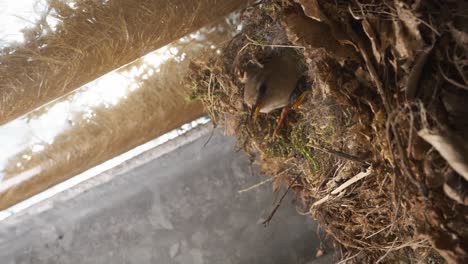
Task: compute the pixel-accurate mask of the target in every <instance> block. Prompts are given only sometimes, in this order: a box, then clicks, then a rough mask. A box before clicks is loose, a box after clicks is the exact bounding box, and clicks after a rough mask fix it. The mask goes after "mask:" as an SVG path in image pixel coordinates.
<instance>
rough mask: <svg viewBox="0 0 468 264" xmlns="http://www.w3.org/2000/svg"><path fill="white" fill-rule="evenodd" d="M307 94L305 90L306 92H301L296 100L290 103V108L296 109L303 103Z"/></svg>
mask: <svg viewBox="0 0 468 264" xmlns="http://www.w3.org/2000/svg"><path fill="white" fill-rule="evenodd" d="M307 94H308V92H307V91H306V92H303V93H302V94H301V96H299V98H297V100H296V101H295V102H294V103H293V104H292V105H291V108H292V109H297V108H299V106H301V105H302V104H303V103H304V101H305V98H306V96H307Z"/></svg>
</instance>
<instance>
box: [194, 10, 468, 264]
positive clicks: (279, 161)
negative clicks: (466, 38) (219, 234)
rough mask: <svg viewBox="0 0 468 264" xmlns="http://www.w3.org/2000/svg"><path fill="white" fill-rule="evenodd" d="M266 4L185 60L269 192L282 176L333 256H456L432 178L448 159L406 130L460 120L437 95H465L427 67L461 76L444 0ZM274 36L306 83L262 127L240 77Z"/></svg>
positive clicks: (456, 226) (271, 46) (462, 254)
mask: <svg viewBox="0 0 468 264" xmlns="http://www.w3.org/2000/svg"><path fill="white" fill-rule="evenodd" d="M265 2H266V3H265ZM265 2H264V3H263V4H262V5H259V6H256V7H252V8H250V9H248V10H246V12H244V22H245V25H244V32H243V33H242V34H240V35H238V36H237V37H235V38H234V39H233V40H232V41H231V42H230V43H229V44H228V45H227V46H226V47H225V49H224V54H223V55H224V56H223V58H221V59H213V60H212V61H210V62H208V63H203V62H196V63H194V64H193V65H192V75H191V76H190V78H189V79H190V80H191V88H192V90H193V97H195V98H198V99H201V100H202V102H203V103H204V105H205V106H206V108H207V109H208V112H209V113H210V115H211V116H212V118H213V120H214V121H215V122H216V123H218V124H220V125H223V126H224V127H225V128H226V130H227V132H228V133H229V134H234V135H236V136H237V138H238V144H239V147H241V148H243V149H245V150H246V151H247V152H248V153H250V155H252V156H253V157H257V161H258V162H259V163H260V165H261V167H262V169H263V171H264V172H265V174H267V175H271V176H272V177H273V180H272V185H273V190H274V191H277V190H279V186H281V185H286V186H291V187H292V189H293V190H294V191H295V192H296V194H297V195H298V197H300V198H301V201H302V205H301V206H299V207H301V208H300V210H301V211H302V212H305V213H308V214H310V215H311V216H313V217H314V218H316V219H318V220H319V222H320V224H321V226H322V228H323V229H325V230H326V231H327V233H328V234H329V235H330V236H331V237H333V238H334V240H335V241H336V242H337V252H338V254H339V258H341V259H342V260H344V262H358V263H362V262H365V263H376V262H389V263H393V262H396V261H402V262H408V263H412V262H414V261H422V262H428V261H433V262H443V260H442V259H441V258H440V256H438V254H441V255H442V256H443V257H444V258H445V259H446V260H447V261H449V262H451V263H456V262H460V263H463V261H465V260H466V258H467V248H466V244H465V243H466V242H464V241H466V239H467V230H466V226H465V227H462V226H463V223H466V216H467V215H468V214H467V211H466V207H465V206H463V205H461V204H458V203H457V202H456V201H454V200H451V199H450V198H449V197H448V196H447V195H445V194H444V191H443V189H442V185H443V184H444V179H445V175H446V173H447V172H448V171H449V172H451V173H453V170H451V169H450V167H449V166H448V165H447V163H446V162H445V161H444V160H443V159H442V158H441V157H440V155H439V154H438V153H437V152H436V151H434V149H431V148H430V146H428V144H425V143H424V142H422V140H421V139H420V138H419V137H418V136H417V135H416V134H415V133H416V132H415V131H418V130H420V129H421V128H423V127H427V126H429V127H434V126H437V125H440V124H443V125H444V126H449V127H451V128H452V129H455V131H456V133H459V134H461V135H463V134H464V133H466V132H465V131H467V130H466V122H465V121H463V120H465V119H466V114H465V113H466V111H465V112H463V111H464V110H462V107H461V102H455V98H452V97H450V96H446V97H445V98H449V99H451V100H452V101H450V102H448V100H449V99H446V101H445V102H444V100H442V101H438V100H437V98H438V97H437V96H439V95H442V96H443V95H444V94H446V93H447V94H449V95H450V94H453V93H456V94H458V95H459V96H464V98H466V96H467V93H466V91H463V89H460V87H456V86H457V85H454V84H453V82H450V81H449V80H447V78H445V80H444V76H443V75H442V74H441V73H439V72H437V68H436V67H432V65H433V64H437V63H438V64H441V65H444V66H445V67H446V68H447V69H448V70H449V71H450V72H451V76H452V77H451V78H456V83H458V84H460V85H459V86H461V85H462V84H463V85H464V84H465V83H464V79H463V78H464V77H463V76H464V75H465V74H466V73H465V72H463V71H466V63H465V64H463V63H462V62H461V61H460V58H465V57H466V53H465V54H463V52H461V51H458V52H457V50H459V49H462V50H463V49H464V48H466V47H467V46H466V43H465V44H463V45H465V46H460V43H457V42H460V41H459V40H458V41H457V38H456V37H454V36H455V35H456V34H455V35H454V34H452V35H450V34H448V32H447V31H448V30H449V29H448V28H447V27H444V26H442V25H446V24H447V23H448V21H447V20H444V19H447V18H444V17H441V16H439V15H438V13H437V12H436V10H439V9H440V8H442V7H441V6H438V4H437V3H432V2H431V3H429V1H423V2H424V4H421V6H414V7H409V6H407V5H405V4H403V3H402V4H401V5H398V4H396V3H395V2H391V1H385V2H382V3H381V4H378V5H376V4H375V3H373V2H372V1H367V2H365V3H360V2H357V1H335V3H332V2H329V1H299V3H300V4H293V3H291V2H288V1H265ZM363 2H364V1H363ZM460 4H462V3H461V1H459V3H455V2H454V3H453V5H452V6H446V7H444V8H446V9H447V10H451V9H450V8H453V10H457V8H459V6H457V5H460ZM357 11H360V14H361V15H360V16H357V15H356V14H355V13H357ZM304 12H305V14H308V16H307V15H305V14H304ZM455 13H456V12H455ZM313 18H317V19H319V20H320V21H321V22H320V23H318V22H317V20H314V19H313ZM311 21H315V22H311ZM423 21H425V22H424V23H423ZM452 22H454V21H452ZM435 25H441V26H435ZM312 27H313V28H312ZM457 30H460V28H459V27H458V28H457ZM463 30H467V29H466V28H465V29H463ZM310 32H329V34H330V35H332V36H333V38H331V39H330V38H328V37H325V38H324V37H322V36H321V35H314V34H309V33H310ZM441 32H445V34H444V35H443V37H440V36H442V33H441ZM464 32H466V31H464ZM457 34H458V35H460V34H461V33H460V32H458V31H457ZM464 34H466V33H464ZM439 35H440V36H439ZM285 36H286V38H285ZM327 41H329V43H327ZM337 42H339V43H341V44H342V45H337ZM346 43H347V44H346ZM431 45H434V46H433V48H432V49H431V51H430V52H428V51H426V52H425V53H421V51H422V50H423V48H424V47H431ZM285 46H289V48H294V49H295V50H297V52H298V53H299V54H300V55H301V56H303V58H304V65H305V67H307V68H308V69H309V71H308V83H309V89H310V90H311V94H310V95H309V97H308V98H307V102H306V103H305V105H303V106H302V107H301V109H299V110H297V111H295V112H294V113H291V114H290V116H289V120H288V123H287V125H286V126H285V127H283V129H282V130H281V131H280V136H279V137H273V130H274V128H275V125H276V119H277V118H278V115H279V112H274V113H272V114H269V115H262V116H261V117H260V118H259V120H257V122H253V121H252V120H251V119H250V118H249V111H250V110H249V109H248V108H247V107H246V105H245V104H244V103H243V98H242V94H243V85H242V83H241V82H240V81H239V77H240V76H242V72H243V71H244V70H245V69H246V68H247V67H248V65H249V64H252V63H258V62H260V63H261V62H262V60H263V59H264V58H265V57H267V56H268V54H269V53H271V52H280V51H278V50H280V49H283V48H284V47H285ZM298 47H300V48H298ZM444 49H445V50H448V52H447V54H444V51H443V50H444ZM350 50H351V51H350ZM465 50H466V49H465ZM452 52H454V54H451V53H452ZM344 54H349V56H344ZM424 54H426V55H424ZM422 56H426V57H427V58H425V59H424V58H423V59H421V57H422ZM454 58H457V59H454ZM427 61H430V64H428V63H427ZM457 63H458V64H459V65H462V66H458V68H457V66H456V65H458V64H457ZM421 65H423V66H421ZM457 69H458V72H460V71H461V76H460V73H458V75H457ZM452 81H453V80H452ZM444 115H445V117H446V118H445V119H441V117H443V116H444ZM423 117H427V118H426V119H429V120H428V121H427V120H425V119H424V118H423ZM429 168H430V170H427V169H429ZM298 175H299V180H298V181H297V182H296V181H295V180H294V179H296V177H297V176H298ZM462 180H463V179H462ZM462 191H463V190H462ZM434 249H436V250H437V251H435V250H434Z"/></svg>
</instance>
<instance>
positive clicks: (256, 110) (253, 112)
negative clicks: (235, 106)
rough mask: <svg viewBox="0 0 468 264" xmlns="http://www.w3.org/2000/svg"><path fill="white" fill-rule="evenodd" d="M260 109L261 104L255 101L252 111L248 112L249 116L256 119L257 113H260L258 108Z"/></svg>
mask: <svg viewBox="0 0 468 264" xmlns="http://www.w3.org/2000/svg"><path fill="white" fill-rule="evenodd" d="M261 109H262V105H261V104H259V103H257V104H255V105H254V106H253V107H252V112H250V118H252V119H253V121H254V122H255V121H257V117H258V113H260V110H261Z"/></svg>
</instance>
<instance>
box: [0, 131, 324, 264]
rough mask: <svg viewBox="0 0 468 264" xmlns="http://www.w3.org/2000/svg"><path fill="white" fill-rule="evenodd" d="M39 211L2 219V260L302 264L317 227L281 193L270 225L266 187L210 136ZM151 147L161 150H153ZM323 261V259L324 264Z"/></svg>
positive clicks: (223, 141) (224, 141) (225, 143)
mask: <svg viewBox="0 0 468 264" xmlns="http://www.w3.org/2000/svg"><path fill="white" fill-rule="evenodd" d="M206 140H207V135H206V134H205V135H203V136H202V137H201V138H198V139H197V140H195V141H194V142H192V143H189V144H186V145H184V146H182V147H180V148H178V149H176V150H175V151H171V152H169V153H168V154H166V155H164V156H162V157H159V158H156V159H153V160H151V161H150V162H147V163H145V164H142V165H139V166H137V167H136V168H133V169H131V170H130V171H128V172H126V173H124V174H121V175H117V176H116V177H114V178H113V179H112V180H110V181H108V182H106V183H104V184H101V185H99V186H97V187H94V188H91V189H90V190H87V191H86V192H83V193H81V194H80V195H78V196H76V197H74V198H72V199H63V200H60V199H58V200H57V201H55V202H54V203H52V205H51V206H49V207H50V208H48V209H47V210H45V211H43V212H40V213H30V214H23V215H21V216H13V217H10V218H8V219H6V220H4V221H3V222H0V261H1V262H0V263H2V264H13V263H15V264H20V263H25V264H26V263H28V264H29V263H31V264H38V263H47V264H49V263H83V264H84V263H135V264H145V263H223V264H224V263H226V264H228V263H269V264H271V263H307V262H309V261H311V260H312V259H313V258H314V255H315V252H316V248H317V247H318V241H317V239H316V226H315V224H314V223H312V221H311V220H310V219H309V218H308V217H304V216H299V215H298V214H297V213H296V212H295V209H294V206H292V205H291V202H292V199H293V197H292V196H289V197H288V198H287V199H285V201H284V203H283V205H282V206H281V208H280V209H279V211H278V212H277V214H276V215H275V217H274V219H273V221H272V223H271V225H270V226H269V227H267V228H264V227H263V226H262V225H261V224H259V221H261V219H263V218H265V217H266V216H267V215H268V213H269V211H270V210H271V207H272V194H271V187H270V185H269V184H265V185H263V186H262V187H259V188H256V189H254V190H252V191H250V192H246V193H242V194H239V193H238V192H237V191H238V190H240V189H243V188H246V187H248V186H250V185H252V184H255V183H257V182H259V181H261V180H263V179H265V178H264V177H261V176H258V175H256V173H254V175H251V170H250V169H249V162H248V160H247V159H246V157H245V156H244V155H243V154H242V153H237V152H235V151H234V142H233V140H232V139H230V138H227V137H223V136H221V135H220V133H218V132H216V133H215V135H214V136H213V138H212V139H211V141H210V142H209V143H208V145H207V146H206V147H203V144H204V143H205V142H206ZM152 151H157V150H152ZM324 263H325V262H324Z"/></svg>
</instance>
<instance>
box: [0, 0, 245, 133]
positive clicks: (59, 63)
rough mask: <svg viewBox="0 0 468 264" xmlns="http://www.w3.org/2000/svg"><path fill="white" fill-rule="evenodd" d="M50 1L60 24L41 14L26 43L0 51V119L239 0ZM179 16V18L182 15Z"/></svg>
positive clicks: (205, 21)
mask: <svg viewBox="0 0 468 264" xmlns="http://www.w3.org/2000/svg"><path fill="white" fill-rule="evenodd" d="M73 2H74V3H75V7H73V8H72V7H71V6H69V5H68V4H66V1H59V0H50V1H49V5H50V8H49V12H48V14H46V15H49V16H53V17H55V18H56V19H58V20H59V21H60V23H59V24H58V26H57V28H56V29H55V30H53V31H51V30H50V26H49V25H48V24H47V22H46V19H42V20H41V21H40V22H38V24H37V25H36V26H35V27H33V28H30V29H27V30H26V31H25V39H26V40H25V43H24V44H21V45H17V46H11V47H7V48H5V49H3V50H1V51H0V79H1V80H2V81H1V83H0V124H3V123H6V122H8V121H10V120H12V119H14V118H16V117H18V116H20V115H22V114H25V113H26V112H29V111H30V110H32V109H34V108H36V107H38V106H40V105H43V104H45V103H47V102H49V101H52V100H53V99H56V98H58V97H60V96H62V95H64V94H66V93H68V92H70V91H72V90H74V89H76V88H78V87H80V86H81V85H84V84H85V83H87V82H90V81H92V80H94V79H96V78H97V77H99V76H101V75H103V74H105V73H107V72H109V71H111V70H114V69H116V68H118V67H120V66H122V65H124V64H127V63H129V62H131V61H133V60H135V59H137V58H139V57H141V56H142V55H144V54H146V53H148V52H150V51H153V50H155V49H157V48H160V47H162V46H164V45H166V44H168V43H170V42H172V41H174V40H176V39H178V38H181V37H182V36H184V35H186V34H188V33H190V32H193V31H195V30H197V29H199V28H201V27H202V26H205V25H209V24H213V23H217V21H219V20H220V19H221V18H223V17H224V16H225V15H227V14H228V13H230V12H232V11H234V10H235V9H236V8H238V7H239V6H240V5H241V4H243V3H244V2H246V1H244V0H236V1H224V2H223V3H218V2H219V1H215V0H203V1H184V0H175V1H151V0H110V1H84V0H83V1H73ZM181 18H183V19H181Z"/></svg>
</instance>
